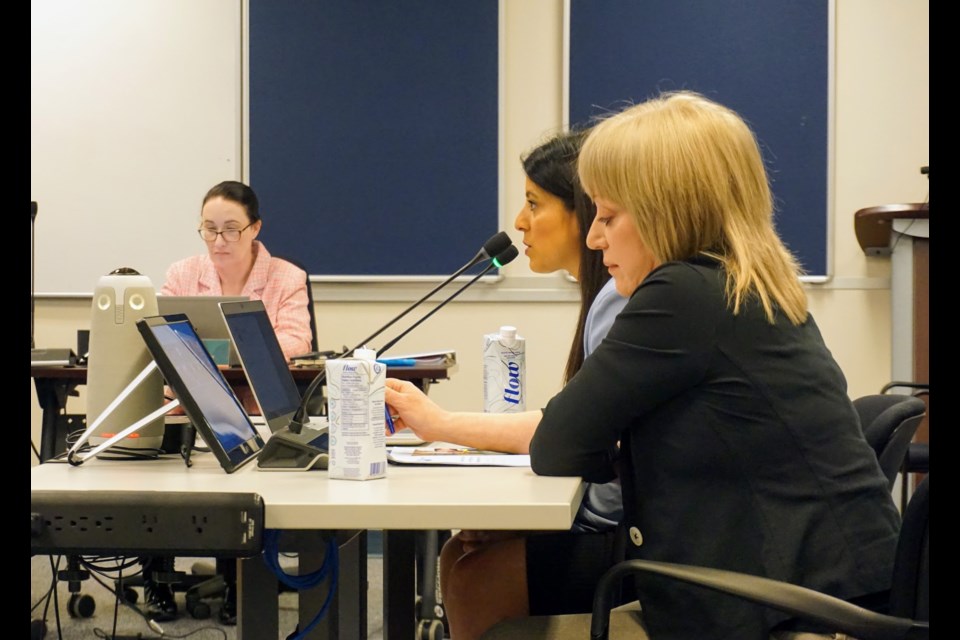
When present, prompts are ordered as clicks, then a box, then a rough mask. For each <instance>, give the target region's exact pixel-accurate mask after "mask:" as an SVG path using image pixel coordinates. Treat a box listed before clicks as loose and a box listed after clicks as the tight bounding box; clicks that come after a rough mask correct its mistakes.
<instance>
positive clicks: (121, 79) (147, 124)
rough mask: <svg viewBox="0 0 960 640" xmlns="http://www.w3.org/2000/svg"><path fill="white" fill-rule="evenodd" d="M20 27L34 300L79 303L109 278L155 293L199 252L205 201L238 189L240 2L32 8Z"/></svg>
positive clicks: (95, 2) (65, 2) (102, 2)
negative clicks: (26, 60)
mask: <svg viewBox="0 0 960 640" xmlns="http://www.w3.org/2000/svg"><path fill="white" fill-rule="evenodd" d="M30 14H31V15H30V22H31V26H30V30H31V33H30V36H31V37H30V46H31V65H30V76H31V79H30V151H31V157H30V169H31V177H30V190H31V193H30V199H31V200H33V201H36V202H37V203H38V212H37V217H36V221H35V223H34V227H33V229H32V234H33V247H34V255H33V260H34V269H35V272H34V289H35V292H36V293H37V294H38V295H43V294H63V295H70V294H79V295H88V294H90V293H92V292H93V290H94V288H95V287H96V284H97V281H98V279H99V278H100V277H101V276H103V275H105V274H107V273H109V272H111V271H113V270H114V269H117V268H119V267H131V268H134V269H136V270H137V271H139V272H140V273H142V274H144V275H146V276H148V277H149V278H150V279H151V281H152V282H153V284H154V286H156V287H157V288H158V289H159V287H160V286H161V284H162V283H163V278H164V274H165V273H166V269H167V266H168V265H169V264H170V263H171V262H173V261H175V260H178V259H180V258H184V257H186V256H190V255H195V254H199V253H204V252H205V251H206V248H205V245H204V244H203V242H202V241H201V240H200V238H199V237H198V236H197V233H196V228H197V222H198V220H199V215H200V207H201V201H202V199H203V196H204V194H205V193H206V192H207V190H208V189H209V188H210V187H212V186H213V185H214V184H216V183H218V182H220V181H222V180H239V179H241V175H242V169H243V163H242V157H241V150H242V145H241V131H242V129H241V126H240V123H241V112H242V111H241V107H242V83H241V78H242V64H241V63H242V58H241V42H242V37H241V2H240V0H203V1H202V2H197V1H195V0H136V1H135V2H130V1H129V0H80V1H78V0H32V1H31V12H30ZM24 209H26V204H24Z"/></svg>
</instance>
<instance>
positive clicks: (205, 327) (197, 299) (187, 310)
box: [157, 296, 248, 365]
mask: <svg viewBox="0 0 960 640" xmlns="http://www.w3.org/2000/svg"><path fill="white" fill-rule="evenodd" d="M247 299H248V298H247V296H157V312H158V314H159V315H161V316H169V315H173V314H176V313H183V314H185V315H186V316H187V317H188V318H190V322H192V323H193V326H194V328H195V329H196V330H197V335H199V336H200V339H201V340H229V339H230V333H229V332H228V331H227V327H226V325H224V324H223V316H222V315H220V306H219V305H220V303H221V302H235V301H238V300H247ZM228 348H229V351H228V353H227V356H226V362H221V364H230V365H238V364H240V360H239V358H238V357H237V352H236V348H235V347H234V346H233V345H232V344H231V345H230V346H229V347H228Z"/></svg>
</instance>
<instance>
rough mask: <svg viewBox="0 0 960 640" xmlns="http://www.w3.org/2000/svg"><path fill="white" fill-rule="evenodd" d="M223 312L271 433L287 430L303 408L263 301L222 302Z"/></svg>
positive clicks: (241, 362) (245, 372)
mask: <svg viewBox="0 0 960 640" xmlns="http://www.w3.org/2000/svg"><path fill="white" fill-rule="evenodd" d="M220 310H221V312H222V313H223V319H224V321H225V322H226V325H227V329H228V330H229V332H230V337H231V339H232V340H233V344H234V346H235V347H236V349H237V355H238V356H239V358H240V364H241V365H243V371H244V374H245V375H246V376H247V381H248V382H249V383H250V388H251V389H252V390H253V396H254V398H256V400H257V404H258V405H260V411H261V412H262V413H263V417H264V420H265V421H266V423H267V426H269V427H270V431H271V432H272V433H275V432H276V431H277V430H279V429H282V428H284V427H286V426H287V425H288V424H289V423H290V419H291V418H293V416H294V414H295V413H296V412H297V409H298V408H299V407H300V391H299V389H297V383H296V382H295V381H294V379H293V376H292V375H291V374H290V365H289V364H287V360H286V359H285V358H284V357H283V350H282V349H281V348H280V341H279V340H277V334H276V332H275V331H274V330H273V325H272V324H271V323H270V317H269V316H268V315H267V311H266V309H265V308H264V306H263V302H261V301H260V300H249V301H243V302H222V303H220Z"/></svg>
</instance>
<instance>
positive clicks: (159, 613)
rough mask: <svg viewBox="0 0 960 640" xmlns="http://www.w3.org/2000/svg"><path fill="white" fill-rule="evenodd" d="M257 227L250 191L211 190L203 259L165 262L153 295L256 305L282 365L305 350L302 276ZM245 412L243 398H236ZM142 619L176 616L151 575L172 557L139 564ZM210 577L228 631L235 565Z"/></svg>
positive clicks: (240, 187)
mask: <svg viewBox="0 0 960 640" xmlns="http://www.w3.org/2000/svg"><path fill="white" fill-rule="evenodd" d="M262 226H263V222H262V221H261V219H260V204H259V201H258V199H257V194H256V193H254V191H253V189H251V188H250V187H248V186H247V185H245V184H243V183H242V182H236V181H233V180H227V181H226V182H221V183H220V184H218V185H216V186H215V187H213V188H212V189H210V191H208V192H207V195H205V196H204V198H203V204H202V208H201V210H200V228H199V229H198V230H197V231H198V233H199V234H200V238H201V239H202V240H203V241H204V243H206V245H207V253H206V254H203V255H198V256H193V257H190V258H185V259H183V260H180V261H178V262H175V263H173V264H172V265H171V266H170V268H169V269H168V270H167V276H166V281H165V282H164V283H163V286H162V287H161V288H160V295H166V296H207V295H209V296H217V295H225V296H231V295H239V296H247V297H249V298H251V299H254V300H262V301H263V306H264V307H265V308H266V310H267V314H268V315H269V316H270V322H271V324H272V325H273V329H274V331H276V333H277V338H278V339H279V341H280V347H281V348H282V349H283V354H284V356H286V357H287V358H290V357H291V356H295V355H299V354H302V353H307V352H308V351H310V349H311V345H312V340H311V329H310V312H309V310H308V309H307V305H308V304H309V302H308V300H309V299H308V297H307V286H306V282H307V274H306V273H305V272H304V271H303V270H302V269H300V268H298V267H296V266H294V265H293V264H291V263H289V262H287V261H286V260H282V259H280V258H273V257H271V256H270V253H269V252H268V251H267V248H266V247H265V246H263V243H262V242H260V241H259V240H257V235H258V234H259V233H260V228H261V227H262ZM241 401H242V402H243V403H244V406H245V407H248V408H250V402H252V399H251V398H248V397H241ZM141 562H142V563H143V591H144V599H145V600H146V613H147V616H149V617H150V618H152V619H153V620H157V621H159V622H163V621H165V620H172V619H173V618H175V617H176V615H177V603H176V600H175V599H174V595H173V590H172V589H171V587H170V585H169V584H168V583H158V582H157V581H156V580H155V579H154V573H155V572H172V571H173V570H174V564H175V563H174V558H173V557H171V556H157V557H150V558H142V559H141ZM217 573H218V574H220V575H221V576H223V578H224V581H225V582H226V585H227V586H226V594H225V595H224V599H223V605H222V606H221V608H220V614H219V617H220V621H221V622H222V623H224V624H236V620H237V599H236V598H237V594H236V561H234V560H233V559H223V560H221V559H218V560H217Z"/></svg>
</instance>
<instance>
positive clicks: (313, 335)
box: [271, 253, 320, 351]
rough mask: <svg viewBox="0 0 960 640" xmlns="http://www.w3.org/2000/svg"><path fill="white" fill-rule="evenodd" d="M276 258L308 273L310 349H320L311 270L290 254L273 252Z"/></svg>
mask: <svg viewBox="0 0 960 640" xmlns="http://www.w3.org/2000/svg"><path fill="white" fill-rule="evenodd" d="M271 255H272V256H273V257H274V258H279V259H280V260H284V261H285V262H289V263H290V264H292V265H293V266H295V267H297V268H299V269H302V270H303V271H305V272H306V273H307V310H308V311H309V312H310V350H311V351H319V349H320V347H319V346H318V341H317V315H316V313H317V312H316V309H314V308H313V287H312V286H311V285H310V271H309V270H308V269H307V267H306V266H304V264H303V263H302V262H300V261H299V260H297V259H295V258H291V257H289V256H282V255H277V254H275V253H274V254H271Z"/></svg>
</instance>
